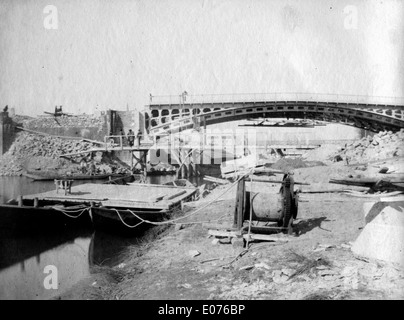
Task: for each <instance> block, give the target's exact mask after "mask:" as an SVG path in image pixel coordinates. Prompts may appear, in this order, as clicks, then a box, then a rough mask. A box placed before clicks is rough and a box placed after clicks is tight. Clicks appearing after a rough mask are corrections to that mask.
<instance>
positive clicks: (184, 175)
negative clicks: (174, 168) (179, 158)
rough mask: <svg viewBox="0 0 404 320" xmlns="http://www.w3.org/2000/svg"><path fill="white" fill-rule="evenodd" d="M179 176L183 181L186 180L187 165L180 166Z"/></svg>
mask: <svg viewBox="0 0 404 320" xmlns="http://www.w3.org/2000/svg"><path fill="white" fill-rule="evenodd" d="M181 176H182V178H183V179H186V178H187V165H186V164H185V163H184V164H183V165H182V166H181Z"/></svg>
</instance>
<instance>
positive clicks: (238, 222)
mask: <svg viewBox="0 0 404 320" xmlns="http://www.w3.org/2000/svg"><path fill="white" fill-rule="evenodd" d="M245 197H246V195H245V181H244V178H243V179H241V180H240V181H239V182H238V184H237V194H236V206H235V210H234V227H235V228H237V229H238V230H240V229H241V228H242V227H243V221H244V207H245Z"/></svg>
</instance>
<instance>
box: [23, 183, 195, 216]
mask: <svg viewBox="0 0 404 320" xmlns="http://www.w3.org/2000/svg"><path fill="white" fill-rule="evenodd" d="M196 191H197V189H196V188H190V187H174V186H165V185H153V184H132V185H129V186H124V185H108V184H92V183H86V184H81V185H78V186H73V187H72V188H71V193H70V194H67V195H65V194H64V193H62V192H61V191H60V190H59V193H56V189H55V190H52V191H48V192H43V193H37V194H31V195H26V196H24V199H29V200H33V199H34V198H38V200H39V201H60V202H69V203H72V202H75V203H90V202H95V203H97V204H99V205H101V206H103V207H114V208H142V209H167V210H168V209H170V208H172V207H173V206H176V205H178V204H180V203H181V201H184V200H186V199H189V198H190V197H191V196H192V195H194V194H195V193H196Z"/></svg>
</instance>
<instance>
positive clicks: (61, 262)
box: [0, 236, 91, 300]
mask: <svg viewBox="0 0 404 320" xmlns="http://www.w3.org/2000/svg"><path fill="white" fill-rule="evenodd" d="M90 243H91V237H89V236H88V237H77V238H75V239H74V240H73V241H72V242H67V243H63V244H61V245H59V246H57V247H55V248H52V249H50V250H47V251H44V252H41V253H38V254H36V255H35V256H32V257H30V258H28V259H25V260H22V261H21V262H19V263H16V264H13V265H11V266H9V267H7V268H4V269H2V270H0V299H30V300H31V299H49V298H52V297H55V296H57V295H59V294H61V293H62V292H64V291H66V290H67V289H69V288H70V287H71V286H72V285H74V284H75V283H77V282H78V281H80V280H81V279H83V278H85V277H87V276H89V275H90V269H89V264H88V261H89V257H88V254H89V248H90ZM47 265H53V266H55V267H56V268H57V271H58V289H57V290H54V289H45V287H44V279H45V277H46V276H47V274H45V273H44V268H45V267H46V266H47Z"/></svg>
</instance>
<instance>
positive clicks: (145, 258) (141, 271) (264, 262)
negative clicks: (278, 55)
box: [59, 158, 404, 300]
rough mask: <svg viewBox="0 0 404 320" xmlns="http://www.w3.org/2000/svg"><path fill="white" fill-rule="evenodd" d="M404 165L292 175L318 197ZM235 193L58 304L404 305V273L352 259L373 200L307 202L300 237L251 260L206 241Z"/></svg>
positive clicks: (225, 243) (226, 217)
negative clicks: (341, 180) (349, 179)
mask: <svg viewBox="0 0 404 320" xmlns="http://www.w3.org/2000/svg"><path fill="white" fill-rule="evenodd" d="M402 163H403V158H395V159H392V160H386V161H384V162H380V163H377V164H374V165H373V166H369V167H368V168H366V170H363V168H362V167H355V166H346V165H342V164H341V163H336V164H334V165H330V166H320V167H308V168H298V169H295V170H294V173H295V177H296V181H299V182H308V183H311V182H313V181H316V182H315V183H316V185H315V187H316V188H318V187H320V188H329V187H330V186H329V184H328V182H326V180H328V178H329V177H330V176H331V175H332V176H333V177H336V178H337V177H342V176H346V175H354V176H355V175H377V171H376V169H377V168H375V166H376V167H377V166H380V165H385V166H391V167H393V166H399V165H400V164H402ZM319 173H321V174H319ZM309 187H313V186H308V187H307V188H309ZM227 188H229V185H223V186H218V187H216V189H214V190H213V191H212V192H211V193H210V194H208V195H207V196H206V197H205V198H204V199H202V200H200V201H198V202H196V203H192V204H190V205H189V206H185V212H184V214H185V215H187V214H189V213H192V212H195V210H197V209H198V208H199V211H198V213H197V214H194V215H192V216H189V217H187V219H184V220H182V221H181V223H183V224H182V225H181V226H179V225H176V226H167V227H165V228H163V229H160V230H158V232H154V231H151V234H150V236H149V238H148V240H147V241H146V242H145V243H144V244H143V245H142V246H141V247H138V246H136V247H129V248H128V250H127V251H126V252H125V254H124V255H123V256H122V260H121V262H120V263H119V264H117V265H116V266H113V267H112V268H111V269H110V270H112V271H111V272H117V273H118V274H119V276H118V277H112V278H111V275H108V274H107V273H105V272H104V273H103V272H101V273H94V275H93V277H92V278H89V279H88V281H87V282H83V283H81V285H80V286H76V287H75V288H72V290H71V291H70V292H69V293H68V294H64V295H61V296H60V297H59V298H60V299H72V298H74V299H82V298H83V299H92V297H93V298H94V299H114V300H115V299H119V300H121V299H123V300H127V299H136V300H142V299H163V300H165V299H168V300H170V299H198V300H204V299H282V300H283V299H403V298H404V271H403V270H402V269H400V268H397V266H393V265H390V264H386V263H382V262H380V261H370V260H366V259H363V258H360V257H358V256H356V255H354V254H353V252H352V251H351V246H352V244H353V242H354V241H355V240H356V238H357V237H358V236H359V234H360V233H361V231H362V229H363V228H364V226H365V221H364V217H363V209H362V207H363V203H364V202H366V201H369V199H367V198H361V197H352V196H348V195H343V194H340V193H314V194H311V193H307V194H302V196H301V198H300V201H299V213H298V217H297V220H295V222H294V233H295V235H294V236H292V237H291V238H289V241H287V242H284V241H282V242H252V243H250V247H249V248H248V250H246V248H242V247H241V246H240V243H239V242H235V243H233V244H232V243H231V241H230V239H228V238H221V239H219V240H218V239H216V238H215V237H211V236H209V233H208V229H209V228H208V226H207V224H206V222H207V221H211V222H215V223H219V222H222V223H232V221H233V212H234V205H235V192H236V189H235V188H234V187H233V188H232V189H229V191H228V192H227V193H226V194H225V195H223V196H222V197H220V198H219V199H217V198H218V196H219V195H220V194H222V193H223V192H224V191H225V190H227ZM334 188H335V185H334ZM210 202H211V204H210V205H208V206H207V207H204V206H205V205H206V204H207V203H210ZM198 221H199V222H200V223H195V222H198ZM191 222H193V223H192V224H191ZM188 223H189V224H188ZM151 230H154V229H151ZM89 292H96V293H93V294H89Z"/></svg>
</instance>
